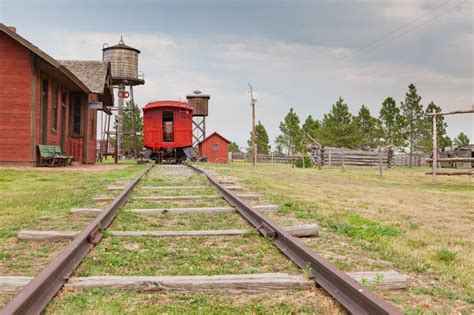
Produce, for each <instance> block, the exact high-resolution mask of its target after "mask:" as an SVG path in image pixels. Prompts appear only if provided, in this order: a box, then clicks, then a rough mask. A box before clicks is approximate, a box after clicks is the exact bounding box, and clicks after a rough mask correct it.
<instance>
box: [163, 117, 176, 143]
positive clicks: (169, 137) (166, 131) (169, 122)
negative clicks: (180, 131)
mask: <svg viewBox="0 0 474 315" xmlns="http://www.w3.org/2000/svg"><path fill="white" fill-rule="evenodd" d="M173 129H174V128H173V112H163V142H173V141H174V137H173V135H174V130H173Z"/></svg>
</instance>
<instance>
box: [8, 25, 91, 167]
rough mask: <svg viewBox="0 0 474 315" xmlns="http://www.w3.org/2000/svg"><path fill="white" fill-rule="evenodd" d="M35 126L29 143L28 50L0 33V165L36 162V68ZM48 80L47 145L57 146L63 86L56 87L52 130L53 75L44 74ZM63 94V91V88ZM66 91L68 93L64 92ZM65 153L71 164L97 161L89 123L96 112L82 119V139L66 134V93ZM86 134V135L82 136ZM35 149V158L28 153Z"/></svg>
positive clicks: (38, 130) (38, 86)
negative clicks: (56, 101) (71, 159)
mask: <svg viewBox="0 0 474 315" xmlns="http://www.w3.org/2000/svg"><path fill="white" fill-rule="evenodd" d="M35 74H36V82H35V87H36V88H35V90H36V91H35V116H34V117H33V119H34V123H35V130H34V143H33V144H32V143H31V127H32V126H31V119H32V110H31V97H32V88H31V83H32V82H31V80H32V73H31V63H30V51H29V50H28V49H26V48H25V47H23V46H21V45H20V44H18V43H17V42H16V41H14V40H13V39H11V38H10V37H9V36H8V35H6V34H5V33H3V32H0V82H1V83H2V86H1V88H0V162H15V163H16V162H23V163H35V162H36V155H37V147H36V146H37V145H38V144H39V143H40V141H41V82H42V78H41V75H42V72H41V71H40V70H39V69H38V67H36V68H35ZM45 74H46V75H47V76H48V78H49V84H48V90H49V93H48V94H49V98H48V126H47V144H50V145H58V146H59V145H60V135H61V133H60V132H61V128H62V126H61V114H62V113H61V111H62V110H63V107H62V106H61V105H62V104H61V95H62V92H63V87H62V85H61V82H60V81H59V80H57V81H56V82H57V84H58V128H57V130H56V131H53V130H52V99H53V98H52V92H53V87H52V80H56V79H57V78H55V77H54V76H52V75H50V74H48V73H45ZM64 91H66V90H65V89H64ZM66 92H67V91H66ZM83 99H84V103H83V106H84V111H83V118H85V115H86V113H85V111H86V109H85V108H86V106H87V95H86V94H85V93H84V94H83ZM65 110H66V123H65V128H66V131H65V135H66V141H65V146H66V154H68V155H73V156H74V161H76V162H81V163H95V159H96V135H95V133H94V135H93V137H91V131H94V132H95V130H96V127H95V128H94V130H91V127H90V126H91V123H92V121H94V122H95V124H96V126H97V111H96V110H91V109H87V111H88V113H87V120H86V119H83V122H82V123H83V136H82V137H80V138H73V137H71V136H70V134H69V119H70V118H69V93H68V95H67V98H66V108H65ZM86 132H87V134H85V133H86ZM84 135H86V136H87V144H88V147H87V160H86V159H85V157H84V142H85V141H84ZM32 145H33V146H34V147H33V148H34V155H33V156H32V154H31V148H32V147H31V146H32Z"/></svg>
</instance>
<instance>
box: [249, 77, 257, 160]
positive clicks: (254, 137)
mask: <svg viewBox="0 0 474 315" xmlns="http://www.w3.org/2000/svg"><path fill="white" fill-rule="evenodd" d="M249 88H250V106H252V164H253V166H257V134H256V131H255V103H256V102H257V100H256V99H254V98H253V90H252V85H250V83H249Z"/></svg>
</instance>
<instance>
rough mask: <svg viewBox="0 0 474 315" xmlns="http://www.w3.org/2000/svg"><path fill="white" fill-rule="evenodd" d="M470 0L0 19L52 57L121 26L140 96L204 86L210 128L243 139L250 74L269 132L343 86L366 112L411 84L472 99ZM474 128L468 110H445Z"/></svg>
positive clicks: (89, 45)
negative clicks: (140, 79) (135, 56)
mask: <svg viewBox="0 0 474 315" xmlns="http://www.w3.org/2000/svg"><path fill="white" fill-rule="evenodd" d="M473 19H474V4H473V1H472V0H450V1H449V0H428V1H418V0H405V1H403V0H385V1H384V0H380V1H379V0H372V1H349V0H347V1H343V0H339V1H337V0H333V1H323V0H320V1H317V0H314V1H291V2H290V1H244V0H242V1H217V0H215V1H203V0H201V1H191V0H188V1H119V0H114V1H69V0H63V1H58V0H48V1H39V0H38V1H33V0H32V1H25V0H0V21H1V22H2V23H4V24H7V25H13V26H16V27H17V32H18V33H19V34H20V35H22V36H24V37H26V38H27V39H28V40H30V41H31V42H33V43H34V44H35V45H37V46H38V47H40V48H41V49H43V50H44V51H46V52H47V53H49V54H50V55H51V56H53V57H55V58H57V59H85V60H87V59H96V60H98V59H101V58H102V56H101V48H102V45H103V44H104V43H109V44H110V45H112V44H116V43H117V42H118V41H119V39H120V35H123V36H124V40H125V42H126V43H127V44H128V45H131V46H133V47H136V48H138V49H140V50H141V51H142V53H141V54H140V70H141V71H143V72H144V73H145V80H146V84H145V85H144V86H140V87H137V88H136V89H135V98H136V101H137V102H138V103H139V104H140V105H141V106H143V105H145V104H146V103H147V102H148V101H150V100H162V99H181V100H184V99H185V95H186V94H188V93H190V92H192V91H194V90H196V89H199V90H201V91H203V92H204V93H207V94H210V95H211V101H210V115H209V117H208V132H212V131H218V132H220V133H222V134H223V135H224V136H226V137H228V138H230V139H231V140H235V141H237V142H238V143H240V144H242V145H243V144H245V143H246V140H247V139H248V136H249V130H250V124H251V121H250V118H251V112H250V106H249V94H248V85H247V84H248V83H252V85H253V86H254V91H255V97H256V98H257V99H258V102H257V117H258V119H259V120H261V121H262V123H263V124H264V125H265V126H266V127H267V129H268V131H269V133H270V137H271V139H272V141H273V139H274V138H275V137H276V136H277V134H278V124H279V122H280V121H281V120H282V118H283V117H284V115H285V114H286V112H288V110H289V108H290V107H293V108H295V110H296V112H297V113H298V114H299V116H300V118H301V119H302V120H304V119H305V118H306V116H307V115H309V114H311V115H312V116H313V117H316V118H322V116H323V114H324V113H325V112H327V111H329V109H330V107H331V106H332V104H334V103H335V102H336V100H337V99H338V98H339V97H340V96H341V97H343V98H344V99H345V101H346V102H347V103H348V105H349V107H350V109H351V111H352V112H353V113H356V112H357V111H358V110H359V108H360V106H361V105H362V104H365V105H367V106H368V107H369V108H370V110H371V111H372V113H377V114H378V112H379V110H380V106H381V103H382V101H383V100H384V99H385V98H386V97H387V96H392V97H394V98H395V99H396V100H397V101H398V102H400V101H401V100H403V98H404V95H405V92H406V90H407V86H408V85H409V84H410V83H414V84H415V85H416V86H417V88H418V91H419V93H420V94H421V96H422V102H423V104H425V105H426V104H428V103H429V102H430V101H434V102H435V103H436V104H438V105H441V106H442V108H443V109H444V110H454V109H470V108H471V106H472V104H474V92H473V87H474V81H473V74H474V70H473V67H474V54H473V50H474V48H473V45H474V35H473ZM447 121H448V124H449V128H448V134H449V135H450V136H451V137H453V136H456V135H457V134H458V133H459V132H461V131H464V132H465V133H467V134H468V135H469V136H470V138H471V139H474V116H473V115H462V116H451V117H449V118H447Z"/></svg>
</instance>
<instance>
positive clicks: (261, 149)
mask: <svg viewBox="0 0 474 315" xmlns="http://www.w3.org/2000/svg"><path fill="white" fill-rule="evenodd" d="M255 135H256V139H255V141H256V143H257V153H261V154H268V152H269V151H270V145H269V142H270V141H269V139H268V133H267V130H266V129H265V126H263V124H262V123H261V122H260V121H259V122H258V123H257V125H255ZM247 145H248V147H249V152H252V131H250V139H249V140H248V141H247Z"/></svg>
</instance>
